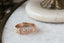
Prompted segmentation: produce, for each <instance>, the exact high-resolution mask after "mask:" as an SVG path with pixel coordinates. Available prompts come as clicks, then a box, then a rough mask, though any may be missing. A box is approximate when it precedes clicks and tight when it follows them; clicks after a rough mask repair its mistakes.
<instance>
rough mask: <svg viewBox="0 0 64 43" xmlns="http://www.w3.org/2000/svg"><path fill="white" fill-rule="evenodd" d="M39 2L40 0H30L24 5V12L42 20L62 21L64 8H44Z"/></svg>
mask: <svg viewBox="0 0 64 43" xmlns="http://www.w3.org/2000/svg"><path fill="white" fill-rule="evenodd" d="M40 3H41V2H40V1H31V2H29V3H28V4H27V5H26V12H27V14H28V15H29V16H30V17H31V18H33V19H36V20H39V21H44V22H53V23H59V22H64V10H51V9H45V8H43V7H41V5H40Z"/></svg>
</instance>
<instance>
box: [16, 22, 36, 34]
mask: <svg viewBox="0 0 64 43" xmlns="http://www.w3.org/2000/svg"><path fill="white" fill-rule="evenodd" d="M15 31H16V32H17V33H19V34H29V33H33V32H35V31H36V26H35V24H33V23H20V24H17V25H16V26H15Z"/></svg>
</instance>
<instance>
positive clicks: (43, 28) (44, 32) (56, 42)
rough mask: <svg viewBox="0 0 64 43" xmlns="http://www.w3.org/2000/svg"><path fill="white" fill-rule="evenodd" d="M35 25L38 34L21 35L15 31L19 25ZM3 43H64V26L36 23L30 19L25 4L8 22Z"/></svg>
mask: <svg viewBox="0 0 64 43" xmlns="http://www.w3.org/2000/svg"><path fill="white" fill-rule="evenodd" d="M22 22H30V23H35V24H36V26H37V29H38V32H36V33H34V34H29V35H19V34H17V33H16V32H15V31H14V27H15V25H16V24H18V23H22ZM2 42H3V43H64V24H49V23H43V22H39V21H35V20H33V19H31V18H29V17H28V16H27V14H26V11H25V4H24V5H23V6H20V7H19V8H18V9H17V10H16V11H15V12H14V13H13V14H12V15H11V17H10V18H9V20H8V21H7V23H6V25H5V27H4V32H3V37H2Z"/></svg>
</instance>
